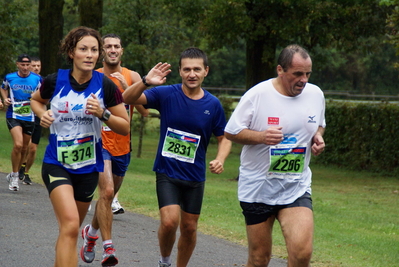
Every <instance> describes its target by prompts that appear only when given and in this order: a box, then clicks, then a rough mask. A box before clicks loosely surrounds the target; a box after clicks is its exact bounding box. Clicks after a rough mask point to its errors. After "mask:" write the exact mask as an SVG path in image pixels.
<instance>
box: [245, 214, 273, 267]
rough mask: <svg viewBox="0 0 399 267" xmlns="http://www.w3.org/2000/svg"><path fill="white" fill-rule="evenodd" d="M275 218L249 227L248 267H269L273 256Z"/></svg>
mask: <svg viewBox="0 0 399 267" xmlns="http://www.w3.org/2000/svg"><path fill="white" fill-rule="evenodd" d="M274 221H275V217H274V216H272V217H270V218H268V219H267V221H265V222H262V223H258V224H253V225H247V227H246V228H247V238H248V261H247V265H246V267H267V265H268V264H269V261H270V258H271V255H272V231H273V224H274Z"/></svg>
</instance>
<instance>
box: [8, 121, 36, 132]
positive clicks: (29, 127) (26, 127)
mask: <svg viewBox="0 0 399 267" xmlns="http://www.w3.org/2000/svg"><path fill="white" fill-rule="evenodd" d="M6 121H7V127H8V130H11V129H12V128H14V127H16V126H20V127H22V132H23V133H24V134H27V135H32V132H33V130H34V129H35V122H33V121H23V120H17V119H14V118H7V119H6Z"/></svg>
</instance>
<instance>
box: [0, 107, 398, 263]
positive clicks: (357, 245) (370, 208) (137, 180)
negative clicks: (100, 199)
mask: <svg viewBox="0 0 399 267" xmlns="http://www.w3.org/2000/svg"><path fill="white" fill-rule="evenodd" d="M4 115H5V114H4V112H0V131H1V132H2V140H1V146H0V171H2V172H9V171H10V168H11V167H10V166H11V165H10V153H11V149H12V140H11V137H10V135H9V133H8V129H7V127H6V124H5V119H4V117H5V116H4ZM156 123H158V120H157V119H151V122H150V123H149V125H150V126H151V128H150V130H147V134H146V136H145V137H144V140H143V150H142V157H141V158H137V157H136V152H134V153H133V154H132V161H131V164H130V167H129V171H128V173H127V175H126V178H125V181H124V183H123V186H122V188H121V192H120V197H119V199H120V201H121V202H122V204H123V206H124V207H125V208H127V210H129V211H133V212H137V213H141V214H145V215H148V216H151V217H154V218H157V219H158V208H157V199H156V194H155V175H154V173H153V172H152V164H153V160H154V156H155V152H156V147H157V144H158V135H157V131H156V127H154V124H155V125H156ZM326 141H327V142H328V140H326ZM133 142H134V144H133V149H134V151H136V150H137V149H136V148H137V143H138V138H137V133H133ZM46 144H47V141H46V139H44V138H43V139H42V141H41V143H40V145H39V152H38V156H37V158H36V161H35V165H34V166H33V169H32V171H31V177H32V178H33V181H34V182H37V183H39V182H41V180H40V164H41V161H42V159H43V152H44V148H45V146H46ZM240 149H241V146H240V145H236V144H234V145H233V149H232V152H231V155H230V157H229V158H228V160H227V161H226V163H225V172H224V173H223V174H221V175H215V174H211V173H208V174H207V183H206V186H205V196H204V203H203V209H202V214H201V217H200V222H199V230H200V231H201V232H202V233H205V234H210V235H214V236H218V237H221V238H224V239H226V240H230V241H232V242H235V243H238V244H242V245H246V235H245V226H244V219H243V216H242V214H241V209H240V207H239V203H238V200H237V182H236V181H235V180H234V179H235V177H236V176H237V173H238V167H239V154H240ZM215 154H216V145H215V144H214V143H212V144H211V145H210V147H209V150H208V157H209V160H210V159H211V158H212V157H213V156H214V155H215ZM311 167H312V171H313V185H312V188H313V205H314V217H315V237H314V253H313V258H312V267H327V266H328V267H347V266H353V267H379V266H381V267H386V266H399V215H398V209H399V180H398V179H397V178H393V177H382V176H379V175H378V174H373V173H366V172H353V171H347V170H343V169H339V168H335V167H324V166H318V165H313V166H311ZM4 186H6V185H5V184H4ZM154 230H156V229H154ZM273 231H274V236H273V242H274V246H273V254H274V255H275V257H282V258H286V256H287V255H286V250H285V244H284V239H283V237H282V235H281V232H280V227H279V226H278V223H276V224H275V227H274V230H273Z"/></svg>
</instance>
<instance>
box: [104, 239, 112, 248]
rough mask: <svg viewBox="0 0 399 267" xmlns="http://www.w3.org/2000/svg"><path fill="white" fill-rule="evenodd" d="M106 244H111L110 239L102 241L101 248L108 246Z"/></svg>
mask: <svg viewBox="0 0 399 267" xmlns="http://www.w3.org/2000/svg"><path fill="white" fill-rule="evenodd" d="M108 244H112V239H108V240H104V241H103V247H104V246H105V245H108Z"/></svg>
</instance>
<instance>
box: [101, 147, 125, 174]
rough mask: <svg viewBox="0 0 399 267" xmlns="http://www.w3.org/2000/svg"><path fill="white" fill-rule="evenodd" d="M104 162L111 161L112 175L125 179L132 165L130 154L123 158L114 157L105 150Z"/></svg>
mask: <svg viewBox="0 0 399 267" xmlns="http://www.w3.org/2000/svg"><path fill="white" fill-rule="evenodd" d="M102 152H103V158H104V160H110V161H111V164H112V174H115V175H117V176H121V177H124V176H125V174H126V171H127V167H128V166H129V163H130V153H127V154H125V155H122V156H112V155H111V153H109V151H108V150H106V149H104V148H103V151H102Z"/></svg>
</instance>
